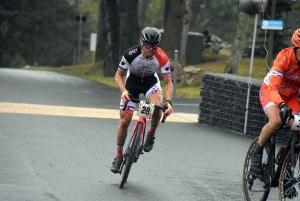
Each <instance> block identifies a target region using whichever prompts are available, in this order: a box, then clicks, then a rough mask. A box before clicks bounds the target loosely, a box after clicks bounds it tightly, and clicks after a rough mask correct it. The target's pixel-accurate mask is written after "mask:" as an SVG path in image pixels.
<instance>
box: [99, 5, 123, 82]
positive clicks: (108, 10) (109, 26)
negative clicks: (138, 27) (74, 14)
mask: <svg viewBox="0 0 300 201" xmlns="http://www.w3.org/2000/svg"><path fill="white" fill-rule="evenodd" d="M100 6H101V7H102V8H100V10H101V11H102V13H101V14H100V16H101V17H103V19H101V20H102V22H103V23H102V24H101V25H100V26H102V27H101V29H100V31H101V32H102V33H99V35H103V36H101V37H103V39H104V40H103V41H100V42H103V44H101V46H102V48H104V57H103V58H104V59H103V61H104V62H103V64H104V76H105V77H113V76H114V75H115V73H116V70H117V68H118V64H119V34H120V32H119V27H120V20H119V13H118V7H117V2H116V0H101V5H100Z"/></svg>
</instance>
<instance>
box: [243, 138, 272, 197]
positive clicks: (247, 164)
mask: <svg viewBox="0 0 300 201" xmlns="http://www.w3.org/2000/svg"><path fill="white" fill-rule="evenodd" d="M258 139H259V137H256V138H255V139H254V140H253V141H252V143H251V144H250V146H249V148H248V150H247V154H246V157H245V161H244V167H243V179H242V180H243V196H244V200H245V201H254V200H251V198H250V194H251V191H250V190H249V189H248V187H249V186H248V185H249V184H248V180H247V175H248V171H249V170H250V156H249V154H250V151H251V149H252V148H253V146H254V144H255V143H257V142H258ZM265 149H266V147H265ZM269 151H270V150H267V149H266V152H265V153H266V154H269ZM249 191H250V192H249ZM269 193H270V189H269V190H266V191H265V192H263V193H262V196H261V198H260V201H265V200H267V198H268V196H269ZM255 201H256V200H255Z"/></svg>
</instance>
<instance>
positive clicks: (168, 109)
mask: <svg viewBox="0 0 300 201" xmlns="http://www.w3.org/2000/svg"><path fill="white" fill-rule="evenodd" d="M165 107H166V108H167V109H166V110H165V111H164V114H165V115H167V116H169V115H170V114H171V113H172V112H173V109H172V102H171V101H170V100H167V101H166V103H165Z"/></svg>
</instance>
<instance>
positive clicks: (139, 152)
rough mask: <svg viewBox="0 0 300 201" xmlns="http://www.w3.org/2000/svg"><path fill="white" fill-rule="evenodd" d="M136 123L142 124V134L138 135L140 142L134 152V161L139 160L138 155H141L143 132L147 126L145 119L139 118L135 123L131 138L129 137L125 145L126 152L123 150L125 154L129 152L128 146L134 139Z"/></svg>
mask: <svg viewBox="0 0 300 201" xmlns="http://www.w3.org/2000/svg"><path fill="white" fill-rule="evenodd" d="M138 123H142V125H143V129H142V132H141V133H140V142H139V144H138V148H137V152H136V156H135V157H136V160H137V159H138V158H139V155H140V154H141V153H142V148H143V147H142V146H143V144H144V136H145V131H146V125H147V122H146V119H145V118H143V117H139V119H138V120H137V121H136V123H135V125H134V127H133V130H132V133H131V137H130V140H129V143H128V144H127V147H126V150H125V154H127V153H128V150H129V145H130V143H131V141H132V139H133V137H134V133H135V130H136V128H137V125H138Z"/></svg>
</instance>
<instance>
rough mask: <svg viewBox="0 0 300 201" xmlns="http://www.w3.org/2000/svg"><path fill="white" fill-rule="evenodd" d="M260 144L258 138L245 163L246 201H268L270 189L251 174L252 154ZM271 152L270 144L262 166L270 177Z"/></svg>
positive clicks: (251, 145) (248, 152)
mask: <svg viewBox="0 0 300 201" xmlns="http://www.w3.org/2000/svg"><path fill="white" fill-rule="evenodd" d="M257 142H258V137H256V138H255V139H254V140H253V141H252V143H251V144H250V147H249V149H248V151H247V154H246V158H245V161H244V169H243V195H244V200H245V201H258V200H267V198H268V196H269V193H270V187H269V186H268V187H267V186H266V184H265V183H264V182H261V181H260V180H259V179H257V178H254V177H253V176H252V175H251V174H250V173H249V170H250V164H251V158H250V153H251V152H252V151H253V149H254V148H255V146H256V144H257ZM270 151H271V147H270V144H267V145H266V146H265V148H264V151H263V158H262V165H263V169H264V171H265V172H266V175H269V171H268V167H269V166H268V165H269V164H268V155H269V153H270Z"/></svg>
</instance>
